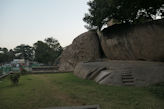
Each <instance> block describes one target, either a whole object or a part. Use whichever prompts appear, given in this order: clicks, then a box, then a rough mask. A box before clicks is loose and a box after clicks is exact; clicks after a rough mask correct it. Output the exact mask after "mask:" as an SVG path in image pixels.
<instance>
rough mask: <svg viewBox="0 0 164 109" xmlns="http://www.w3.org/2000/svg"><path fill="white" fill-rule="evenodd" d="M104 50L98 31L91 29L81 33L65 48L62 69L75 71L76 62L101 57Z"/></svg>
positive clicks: (60, 64)
mask: <svg viewBox="0 0 164 109" xmlns="http://www.w3.org/2000/svg"><path fill="white" fill-rule="evenodd" d="M101 55H102V52H101V48H100V43H99V39H98V36H97V34H96V32H94V31H89V32H86V33H83V34H81V35H80V36H78V37H77V38H75V39H74V40H73V43H72V44H71V45H69V46H67V47H66V48H65V50H64V51H63V53H62V55H61V57H60V62H59V70H60V71H73V70H74V68H75V66H76V64H77V63H78V62H82V61H91V60H96V59H99V58H101Z"/></svg>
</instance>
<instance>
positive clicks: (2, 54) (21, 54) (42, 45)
mask: <svg viewBox="0 0 164 109" xmlns="http://www.w3.org/2000/svg"><path fill="white" fill-rule="evenodd" d="M62 51H63V48H62V47H61V45H60V43H59V42H58V40H56V39H54V38H53V37H50V38H46V39H45V41H37V42H36V43H34V44H33V46H29V45H25V44H21V45H18V46H16V47H15V48H14V49H10V50H8V49H7V48H0V63H1V64H2V63H8V62H11V61H12V60H13V59H25V60H29V61H37V62H40V63H43V64H46V65H53V64H54V62H55V60H56V59H57V58H58V57H59V55H60V54H61V53H62Z"/></svg>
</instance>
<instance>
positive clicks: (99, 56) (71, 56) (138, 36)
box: [58, 19, 164, 85]
mask: <svg viewBox="0 0 164 109" xmlns="http://www.w3.org/2000/svg"><path fill="white" fill-rule="evenodd" d="M101 33H102V35H98V34H97V32H96V31H88V32H86V33H83V34H81V35H79V36H78V37H77V38H75V39H74V40H73V42H72V44H71V45H69V46H67V47H66V48H65V50H64V52H63V53H62V55H61V56H60V59H59V64H58V67H59V70H60V71H74V74H75V75H77V76H79V77H81V78H85V79H91V80H95V81H96V82H98V83H101V84H113V85H114V84H116V85H123V84H124V85H125V84H130V85H131V84H134V85H149V84H154V83H158V82H162V81H163V82H164V69H163V68H164V63H163V61H164V19H161V20H156V21H151V22H147V23H144V24H136V25H129V24H117V25H113V26H110V27H108V28H105V29H104V30H102V32H101ZM113 60H114V61H113ZM150 61H151V62H150ZM145 75H146V77H145ZM153 77H156V78H153ZM158 78H160V79H159V81H158ZM124 79H125V80H124ZM128 79H129V80H128ZM127 81H130V82H127Z"/></svg>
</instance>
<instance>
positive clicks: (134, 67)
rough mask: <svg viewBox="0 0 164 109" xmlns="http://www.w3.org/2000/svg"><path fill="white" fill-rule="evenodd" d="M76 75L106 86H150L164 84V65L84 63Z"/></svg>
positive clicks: (131, 62) (130, 62)
mask: <svg viewBox="0 0 164 109" xmlns="http://www.w3.org/2000/svg"><path fill="white" fill-rule="evenodd" d="M74 74H75V75H76V76H78V77H80V78H83V79H90V80H94V81H96V82H98V83H99V84H106V85H133V86H148V85H152V84H156V83H160V82H164V63H162V62H146V61H116V60H110V61H106V62H82V63H79V64H78V65H77V66H76V67H75V70H74Z"/></svg>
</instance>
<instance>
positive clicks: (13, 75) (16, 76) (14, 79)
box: [10, 73, 20, 85]
mask: <svg viewBox="0 0 164 109" xmlns="http://www.w3.org/2000/svg"><path fill="white" fill-rule="evenodd" d="M19 78H20V73H11V74H10V80H11V82H12V83H13V84H14V85H17V84H18V82H19Z"/></svg>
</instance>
